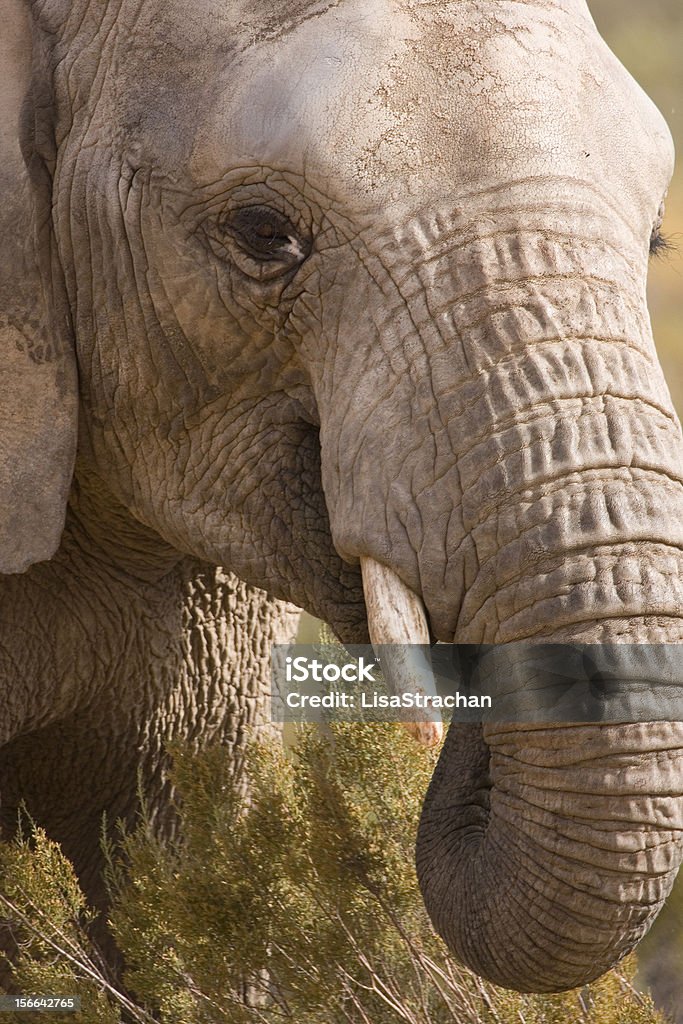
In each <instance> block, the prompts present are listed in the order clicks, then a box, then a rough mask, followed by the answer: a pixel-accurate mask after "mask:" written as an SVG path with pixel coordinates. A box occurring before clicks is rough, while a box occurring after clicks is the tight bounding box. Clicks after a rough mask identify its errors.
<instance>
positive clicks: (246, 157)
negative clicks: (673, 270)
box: [0, 0, 683, 992]
mask: <svg viewBox="0 0 683 1024" xmlns="http://www.w3.org/2000/svg"><path fill="white" fill-rule="evenodd" d="M3 33H4V34H3V38H2V43H1V45H2V47H3V53H2V59H1V60H0V67H1V68H2V72H3V76H4V81H3V84H2V89H1V91H0V98H1V102H0V109H1V111H2V114H1V117H2V122H1V127H2V133H1V137H2V147H3V161H2V165H1V167H0V175H1V176H2V181H1V184H2V196H3V202H2V210H1V212H0V217H1V218H2V228H3V230H2V238H3V252H2V263H1V266H2V278H1V280H0V332H1V333H0V338H1V339H2V358H3V374H2V378H1V380H0V394H1V395H2V403H3V406H2V408H3V420H2V433H1V435H0V495H1V499H2V500H1V503H0V508H1V512H0V559H1V561H0V571H1V572H2V573H3V577H2V588H1V590H0V609H1V611H0V621H1V623H2V638H1V640H0V669H1V677H2V679H3V686H4V689H5V695H4V699H3V705H2V706H3V715H2V721H3V732H2V744H3V746H2V754H1V755H0V756H1V764H2V773H1V775H0V779H1V780H2V799H3V808H4V811H3V813H4V814H5V815H6V819H7V821H8V822H9V820H10V818H11V817H12V816H13V815H14V813H15V809H16V807H17V806H18V804H19V802H20V801H21V800H22V799H24V800H25V801H26V802H27V805H28V807H29V809H30V810H31V813H32V814H33V815H34V817H35V818H36V820H38V821H39V822H41V823H44V824H45V827H46V828H47V829H48V830H49V832H50V834H52V835H54V836H55V837H56V838H58V839H59V840H60V841H61V842H63V844H64V847H65V849H66V851H67V852H68V853H69V855H70V856H72V857H73V858H74V860H75V863H76V865H77V867H78V870H79V872H80V874H81V876H82V877H83V878H84V879H85V880H86V883H87V884H88V885H90V886H91V887H95V886H96V882H95V880H94V878H95V872H94V869H93V865H94V864H96V863H97V836H98V832H99V817H100V815H101V812H102V811H103V810H106V812H107V814H108V816H109V818H110V820H111V817H112V816H120V817H123V818H127V817H130V815H132V814H134V813H135V806H136V787H137V777H138V775H139V776H140V777H141V780H142V788H143V789H144V791H145V792H146V793H148V794H151V796H150V797H149V799H150V806H151V807H152V808H153V809H156V812H155V813H158V815H159V819H160V821H161V820H163V819H164V816H165V815H166V814H167V813H168V812H167V806H168V783H167V781H166V761H165V753H164V751H165V749H166V744H167V742H168V741H169V740H170V739H174V738H178V737H180V738H185V739H189V740H191V741H192V742H197V743H199V742H204V741H205V740H206V739H207V738H212V737H217V738H219V739H222V740H223V741H224V742H227V743H232V744H233V745H234V749H235V756H236V759H237V760H239V757H240V749H241V747H242V744H243V740H244V735H245V730H246V726H247V724H249V723H255V722H258V721H260V722H262V723H265V722H266V713H265V710H264V709H265V703H264V701H265V697H266V689H267V674H268V670H267V661H268V650H269V647H270V644H271V643H273V642H275V641H277V640H278V639H282V638H284V637H286V636H289V635H290V634H291V631H292V612H291V605H295V606H297V607H300V608H301V607H302V608H305V609H307V610H308V611H309V612H311V613H312V614H314V615H316V616H318V617H319V618H321V619H323V620H325V621H326V622H328V623H330V624H331V626H332V628H333V629H334V631H335V632H336V633H337V635H338V636H339V637H340V639H341V640H342V641H344V642H347V643H360V644H363V643H367V642H368V640H370V639H371V640H372V642H373V643H381V642H382V641H384V642H394V641H396V640H397V639H398V640H402V641H404V642H413V641H414V642H420V641H422V640H424V638H425V637H427V638H428V639H429V641H430V642H438V641H440V642H445V643H451V642H456V643H458V644H462V645H470V644H472V645H477V644H508V643H512V642H516V641H529V642H533V643H535V642H542V641H543V642H550V643H554V644H561V643H590V644H603V643H604V644H614V645H616V646H619V645H621V646H622V647H623V648H624V649H626V648H627V647H628V646H630V645H633V644H644V645H645V644H646V645H650V646H653V647H655V648H656V647H657V645H676V644H678V643H680V642H681V640H683V626H682V623H683V616H682V614H681V609H682V607H683V584H682V582H681V580H682V574H681V568H682V562H683V553H682V552H683V486H682V484H683V475H682V473H681V468H682V459H681V454H682V451H683V445H682V437H681V428H680V424H679V421H678V419H677V417H676V413H675V411H674V409H673V406H672V402H671V399H670V396H669V393H668V390H667V386H666V383H665V381H664V378H663V374H662V371H661V369H660V367H659V363H658V359H657V355H656V351H655V347H654V342H653V339H652V332H651V327H650V322H649V316H648V311H647V304H646V294H645V284H646V276H647V266H648V257H649V255H650V254H651V253H652V252H654V251H656V250H657V249H658V248H659V247H660V246H661V244H662V217H663V203H664V198H665V195H666V192H667V188H668V184H669V180H670V177H671V174H672V168H673V147H672V141H671V136H670V133H669V131H668V128H667V126H666V124H665V122H664V120H663V118H662V116H661V115H660V114H659V112H658V111H657V110H656V108H655V107H654V105H653V104H652V103H651V101H650V100H649V99H648V98H647V97H646V96H645V95H644V93H643V92H642V91H641V90H640V88H639V87H638V86H637V85H636V83H635V82H634V81H633V80H632V79H631V77H630V76H629V75H628V73H627V72H626V71H625V69H624V68H623V67H622V66H621V64H620V63H619V62H618V61H617V59H616V58H615V57H614V55H613V54H612V53H611V52H610V51H609V49H608V48H607V46H606V44H605V43H604V42H603V40H602V39H601V38H600V36H599V34H598V32H597V30H596V27H595V25H594V23H593V21H592V18H591V15H590V12H589V9H588V7H587V4H586V3H585V0H499V2H498V0H497V2H495V3H492V2H491V0H290V2H289V3H287V4H286V5H283V4H280V3H278V2H276V0H249V2H248V3H247V2H246V0H231V2H230V3H225V2H224V0H195V2H194V3H192V4H187V3H185V2H181V0H163V2H162V0H6V3H5V7H4V24H3ZM219 567H223V568H219ZM378 581H379V582H378ZM364 584H365V591H366V594H365V597H364V592H363V586H364ZM378 588H380V589H379V590H378ZM380 590H381V592H380ZM394 597H395V598H396V600H395V601H394ZM366 598H367V601H366ZM401 607H410V608H411V609H412V611H411V615H410V616H408V617H405V616H403V617H402V616H401V615H398V617H397V616H396V615H395V616H394V617H393V619H392V615H391V614H389V612H387V611H386V609H387V608H388V609H389V611H390V610H391V609H392V608H393V609H398V608H401ZM383 609H384V610H383ZM522 685H523V681H522ZM682 853H683V723H679V722H674V721H672V722H639V723H633V722H621V723H620V722H608V723H605V722H602V723H595V724H591V723H587V724H586V723H581V724H572V723H567V722H563V723H560V724H557V725H547V724H545V725H543V724H536V725H531V726H525V725H524V724H523V723H518V724H516V725H503V724H492V723H489V724H486V725H480V726H479V725H457V724H456V725H452V726H451V727H450V729H449V732H448V735H447V738H446V740H445V743H444V746H443V749H442V752H441V755H440V758H439V762H438V765H437V768H436V770H435V773H434V777H433V780H432V783H431V786H430V788H429V792H428V794H427V796H426V798H425V804H424V811H423V815H422V820H421V823H420V826H419V832H418V837H417V853H416V859H417V869H418V875H419V879H420V885H421V888H422V892H423V896H424V900H425V905H426V908H427V910H428V912H429V914H430V916H431V918H432V920H433V922H434V924H435V926H436V928H437V929H438V931H439V932H440V933H441V934H442V935H443V937H444V938H445V940H446V942H447V943H448V945H449V946H450V947H451V948H452V949H453V950H454V951H455V952H456V954H457V955H458V956H459V957H460V958H461V959H462V960H463V961H464V962H465V963H466V964H468V965H469V966H470V967H471V968H472V969H473V970H474V971H476V972H478V973H479V974H481V975H484V976H485V977H487V978H489V979H491V980H492V981H494V982H496V983H498V984H500V985H503V986H507V987H509V988H512V989H517V990H519V991H538V992H547V991H558V990H561V989H566V988H570V987H573V986H577V985H581V984H583V983H585V982H587V981H589V980H591V979H593V978H595V977H597V976H598V975H600V974H601V973H603V972H604V971H605V970H607V969H608V968H609V967H610V966H612V965H613V964H614V963H616V962H617V961H618V960H619V959H620V958H621V957H623V956H624V955H625V954H626V953H627V952H628V951H629V950H630V949H632V948H633V947H634V946H635V945H636V944H637V942H638V941H639V939H640V938H641V937H642V935H643V934H644V933H645V932H646V930H647V929H648V927H649V926H650V924H651V922H652V920H653V919H654V917H655V916H656V914H657V912H658V910H659V909H660V908H661V906H662V904H663V902H664V901H665V899H666V897H667V895H668V893H669V891H670V889H671V886H672V884H673V880H674V877H675V874H676V871H677V869H678V866H679V863H680V860H681V855H682Z"/></svg>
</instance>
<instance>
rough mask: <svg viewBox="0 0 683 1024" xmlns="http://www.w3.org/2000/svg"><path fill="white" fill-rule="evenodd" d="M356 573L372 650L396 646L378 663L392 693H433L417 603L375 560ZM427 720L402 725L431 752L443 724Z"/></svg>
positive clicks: (435, 717) (433, 716)
mask: <svg viewBox="0 0 683 1024" xmlns="http://www.w3.org/2000/svg"><path fill="white" fill-rule="evenodd" d="M360 568H361V573H362V576H363V593H364V594H365V604H366V607H367V612H368V628H369V632H370V640H371V642H372V645H373V647H378V646H384V645H385V644H386V645H392V647H394V646H395V647H396V649H395V650H391V651H388V652H385V651H382V659H381V663H382V669H383V671H384V675H385V678H386V680H387V682H388V684H389V686H390V688H391V690H392V692H393V693H396V694H404V693H412V694H423V695H424V694H429V695H434V694H436V685H435V682H434V673H433V671H432V667H431V664H430V661H429V656H428V655H427V656H425V654H424V652H423V648H425V647H427V648H428V647H429V628H428V626H427V615H426V613H425V609H424V605H423V603H422V601H421V599H420V598H419V597H418V595H417V594H415V593H414V592H413V591H412V590H410V588H409V587H407V586H406V585H405V583H403V582H402V580H400V579H399V578H398V576H397V575H396V573H395V572H392V570H391V569H388V568H387V567H386V566H385V565H380V563H379V562H376V561H375V560H374V559H372V558H366V557H363V558H361V560H360ZM416 645H420V647H417V646H416ZM426 716H427V717H426V719H425V721H422V722H415V721H410V722H405V723H404V725H405V728H406V729H407V730H408V732H409V733H410V734H411V736H413V737H414V738H415V739H416V740H417V741H418V742H419V743H422V744H423V745H424V746H427V747H433V746H435V745H436V744H437V743H440V742H441V740H442V738H443V724H442V721H441V716H440V715H439V713H438V712H437V711H435V710H432V711H431V712H426Z"/></svg>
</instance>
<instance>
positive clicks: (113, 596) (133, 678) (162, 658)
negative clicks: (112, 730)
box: [0, 479, 296, 744]
mask: <svg viewBox="0 0 683 1024" xmlns="http://www.w3.org/2000/svg"><path fill="white" fill-rule="evenodd" d="M103 498H104V494H103V492H102V491H101V490H98V488H97V487H95V486H93V485H92V482H91V481H83V480H82V479H79V480H78V481H77V482H76V483H75V485H74V488H73V493H72V496H71V501H70V506H69V510H68V514H67V518H66V526H65V530H64V534H63V537H62V543H61V546H60V548H59V551H58V552H57V554H56V555H55V557H54V558H53V559H52V560H51V561H49V562H43V563H40V564H37V565H34V566H32V567H31V569H29V571H28V572H26V573H24V574H22V575H16V576H5V577H0V624H1V629H0V699H2V701H3V706H4V713H3V716H2V718H1V719H0V744H2V743H4V742H7V741H8V740H9V739H11V738H12V737H13V736H16V735H18V734H20V733H25V732H27V731H33V730H36V729H42V728H44V727H46V726H48V725H49V724H50V723H52V722H56V721H60V720H65V719H67V718H70V717H73V716H74V715H76V716H77V715H78V714H79V709H87V708H92V707H93V706H94V705H96V704H97V703H98V702H104V703H105V704H107V706H108V705H109V703H111V701H112V700H113V699H115V700H116V701H120V702H122V703H123V704H125V702H126V701H127V700H130V701H133V702H134V705H135V707H134V711H135V716H136V717H137V718H138V719H139V721H140V722H143V721H144V720H147V722H148V724H149V722H150V720H157V719H160V718H161V719H163V720H164V721H165V722H166V723H168V724H169V728H171V729H172V731H173V732H176V731H179V734H187V733H192V732H193V728H194V727H193V725H192V722H193V721H194V719H195V718H196V717H197V716H200V715H201V714H205V713H206V708H207V707H209V706H211V705H212V704H215V705H216V714H215V716H214V719H215V725H216V728H218V729H220V728H221V727H222V726H221V723H222V722H225V721H226V720H227V719H226V707H229V706H231V707H232V715H231V716H228V717H232V720H233V722H235V721H237V720H242V719H241V718H240V716H242V718H244V714H246V712H244V710H243V709H242V708H241V706H240V707H238V704H240V703H241V702H240V700H238V697H239V693H240V691H239V685H238V684H239V683H240V678H241V673H243V672H244V671H245V667H246V669H248V674H249V679H250V682H249V687H251V690H250V695H251V696H252V697H253V698H254V701H253V707H252V708H251V710H250V711H249V716H251V718H253V719H254V722H255V721H256V719H257V718H258V717H259V714H260V717H261V718H264V716H265V711H264V708H265V706H266V703H267V701H266V695H267V679H268V672H269V661H270V643H273V642H286V641H287V640H289V639H291V636H292V634H293V633H294V631H295V628H296V626H295V615H294V612H293V610H292V609H291V607H290V606H288V605H285V604H283V603H282V602H277V601H273V600H271V599H269V598H267V597H266V595H265V594H264V593H263V592H262V591H257V590H255V589H253V588H250V587H248V586H247V585H246V584H244V583H243V582H242V581H240V580H237V579H236V578H235V577H234V576H232V575H231V574H230V573H228V572H226V571H225V570H223V569H219V568H216V567H213V566H209V565H207V564H206V563H203V562H201V561H199V560H197V559H195V558H192V557H189V556H186V555H184V554H182V553H180V552H178V551H176V550H174V549H173V548H171V547H169V546H168V545H167V544H165V543H164V542H163V540H161V538H159V537H158V536H157V535H155V534H154V533H153V532H152V531H150V530H148V529H147V528H146V527H144V526H143V525H142V524H139V523H136V522H135V521H134V520H133V519H132V518H131V517H130V516H129V515H128V514H127V513H126V512H125V510H124V509H122V508H120V507H116V506H115V505H113V504H112V505H110V506H109V507H103V506H102V499H103ZM241 685H242V688H244V683H243V682H242V684H241ZM202 695H203V696H202ZM257 697H258V699H256V698H257ZM218 705H220V708H219V707H218ZM171 707H172V708H174V709H175V710H173V711H172V710H170V709H171ZM164 708H165V709H166V710H164ZM145 709H146V710H145ZM245 722H246V719H244V721H242V724H243V725H244V724H245ZM157 724H158V725H159V724H160V723H159V722H157ZM164 728H165V727H164ZM163 731H164V729H161V732H163ZM206 732H207V730H206V728H204V729H203V734H204V735H205V734H206ZM166 738H168V737H166Z"/></svg>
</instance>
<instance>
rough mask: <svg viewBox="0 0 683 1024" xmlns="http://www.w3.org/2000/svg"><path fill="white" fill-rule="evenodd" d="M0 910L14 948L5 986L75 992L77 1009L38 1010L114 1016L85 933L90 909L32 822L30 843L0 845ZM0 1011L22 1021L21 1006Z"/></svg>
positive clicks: (111, 1023)
mask: <svg viewBox="0 0 683 1024" xmlns="http://www.w3.org/2000/svg"><path fill="white" fill-rule="evenodd" d="M0 915H1V916H2V918H3V921H4V922H5V923H6V926H7V927H8V928H9V929H10V931H11V936H12V940H13V943H14V944H15V945H16V947H17V948H16V952H15V956H14V965H13V969H12V975H13V977H12V980H13V986H12V988H13V991H15V992H19V993H22V994H26V995H50V996H74V995H79V996H80V997H81V1000H82V1006H83V1012H80V1013H69V1014H68V1015H66V1014H65V1015H62V1014H60V1013H50V1014H48V1015H40V1016H49V1019H50V1020H52V1021H54V1022H57V1021H71V1022H73V1024H77V1022H78V1021H87V1022H88V1024H90V1022H92V1024H115V1022H118V1021H119V1019H120V1018H119V1014H118V1012H117V1010H116V1008H115V1007H114V1006H113V1005H112V1003H110V1001H109V1000H108V998H107V996H106V994H105V991H106V979H105V975H104V970H105V968H104V965H103V964H102V962H101V961H100V960H99V959H98V957H97V955H96V954H95V951H94V950H93V949H92V947H91V944H90V941H89V939H88V936H87V933H86V927H87V925H88V924H89V923H91V922H92V920H93V917H94V914H93V912H92V911H89V910H88V909H87V908H86V905H85V898H84V896H83V894H82V892H81V890H80V888H79V885H78V881H77V879H76V876H75V874H74V871H73V868H72V866H71V864H70V863H69V862H68V860H67V859H66V858H65V857H64V856H63V854H62V853H61V851H60V849H59V847H58V846H57V844H56V843H53V842H51V841H50V840H49V839H48V838H47V836H46V835H45V833H44V832H43V831H42V829H37V828H34V829H33V832H32V836H31V840H30V841H29V840H27V839H24V838H21V839H18V840H17V841H16V842H14V843H8V844H0ZM2 1016H3V1020H14V1019H16V1020H17V1021H25V1020H26V1019H27V1015H26V1013H24V1012H22V1013H8V1014H3V1015H2ZM31 1016H32V1017H33V1019H35V1017H36V1016H39V1015H37V1014H33V1015H31Z"/></svg>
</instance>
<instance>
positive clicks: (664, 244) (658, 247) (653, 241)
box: [650, 230, 676, 259]
mask: <svg viewBox="0 0 683 1024" xmlns="http://www.w3.org/2000/svg"><path fill="white" fill-rule="evenodd" d="M675 251H676V245H675V244H674V242H672V241H671V239H670V238H669V237H668V235H665V234H664V233H663V232H662V231H660V230H657V231H653V232H652V235H651V237H650V256H653V257H655V259H661V257H663V256H667V255H668V254H669V253H672V252H675Z"/></svg>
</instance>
